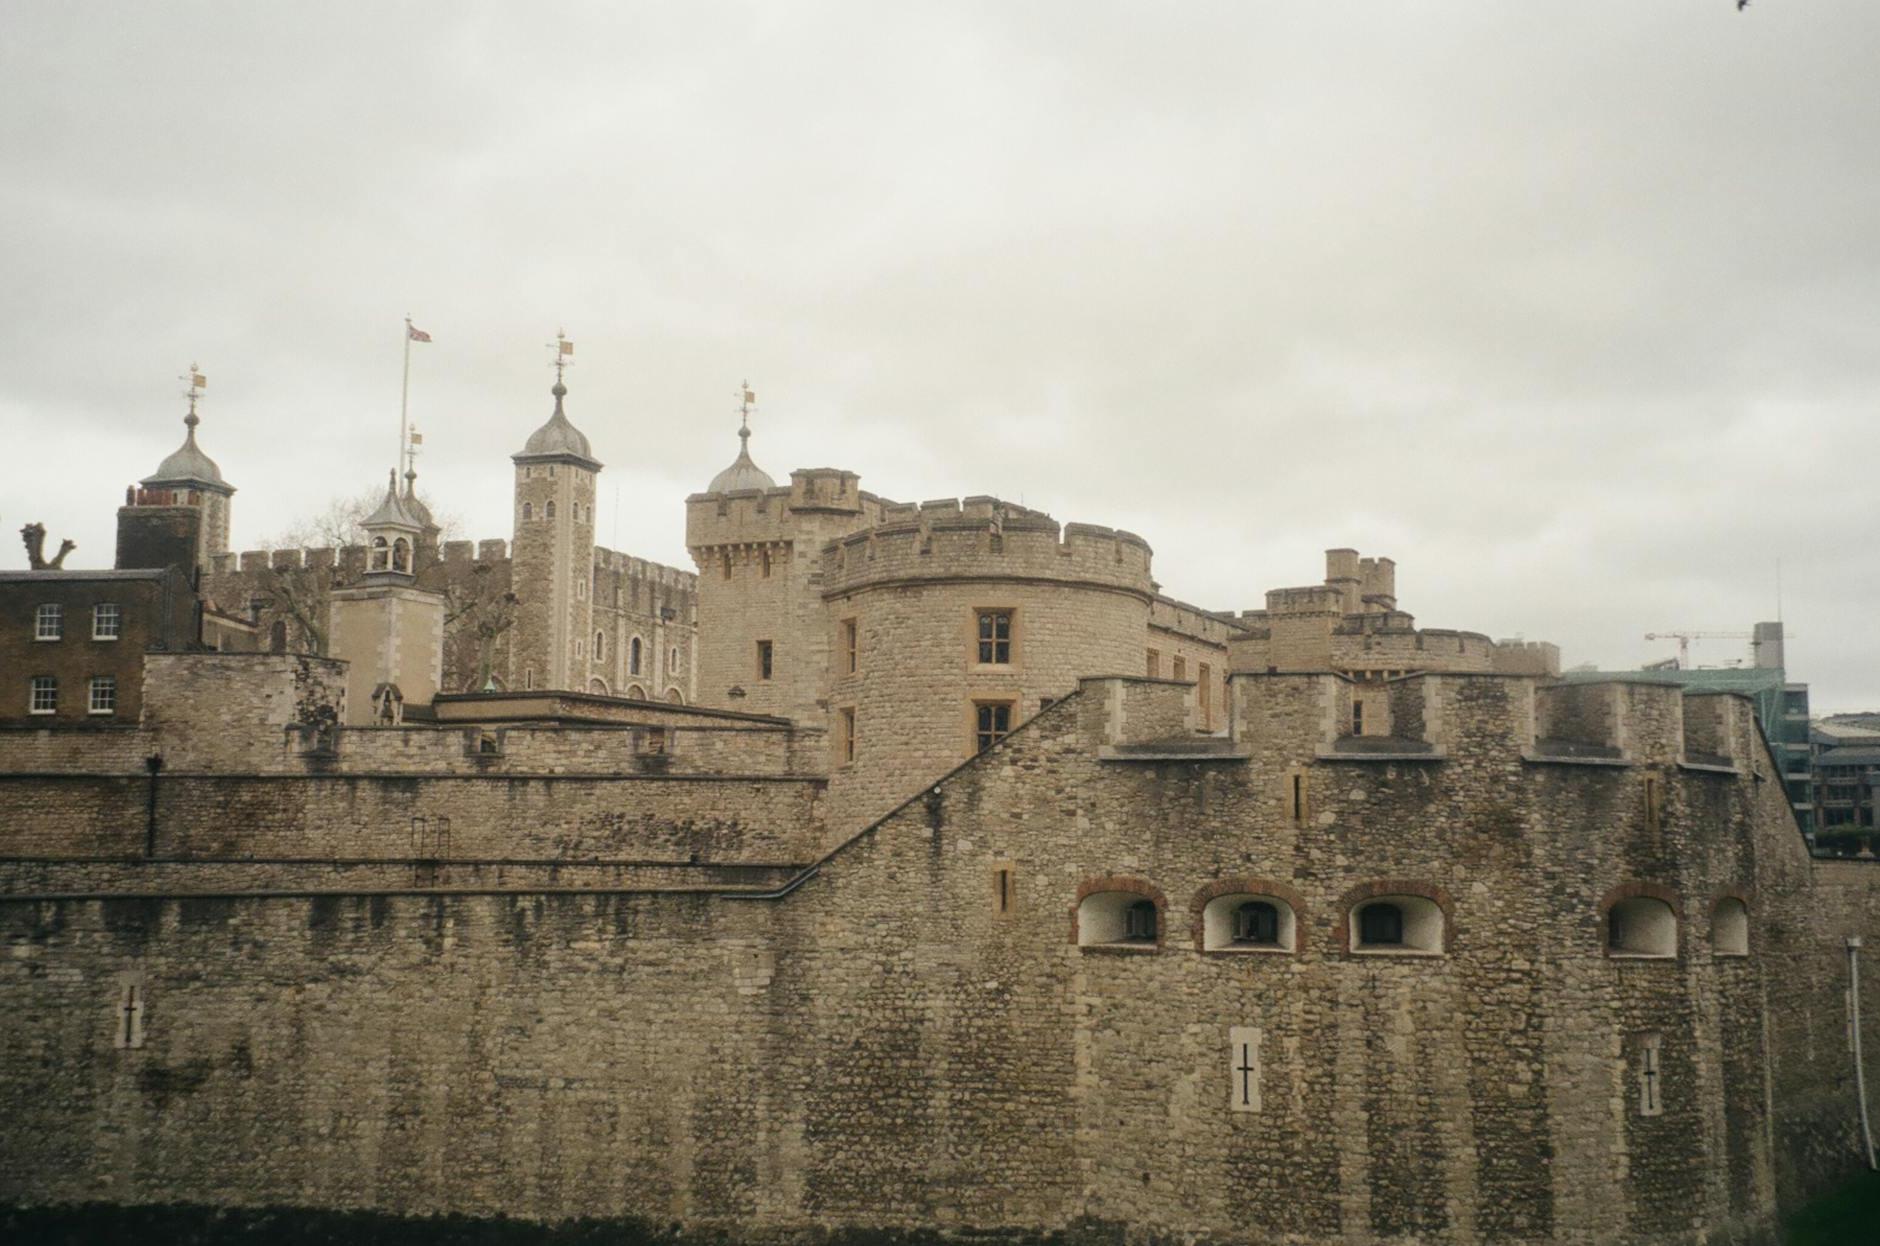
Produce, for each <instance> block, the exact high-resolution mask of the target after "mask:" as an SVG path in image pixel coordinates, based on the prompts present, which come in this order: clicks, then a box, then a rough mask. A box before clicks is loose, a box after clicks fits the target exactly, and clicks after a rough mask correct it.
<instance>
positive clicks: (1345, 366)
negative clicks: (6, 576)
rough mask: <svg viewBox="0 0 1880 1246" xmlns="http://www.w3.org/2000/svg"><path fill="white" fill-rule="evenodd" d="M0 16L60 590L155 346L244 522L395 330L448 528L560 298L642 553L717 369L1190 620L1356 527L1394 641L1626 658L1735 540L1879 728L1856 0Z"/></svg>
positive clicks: (650, 549) (1686, 612)
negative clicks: (1533, 647) (1780, 585)
mask: <svg viewBox="0 0 1880 1246" xmlns="http://www.w3.org/2000/svg"><path fill="white" fill-rule="evenodd" d="M9 34H10V38H9V40H8V41H7V42H6V44H5V45H4V46H0V103H4V107H0V234H3V235H4V237H5V238H6V239H7V240H8V242H7V246H6V248H5V249H4V250H3V251H0V324H4V325H5V326H6V327H7V330H8V331H7V332H6V333H5V334H0V378H4V379H3V380H0V425H3V430H0V431H4V434H5V436H6V438H7V444H8V445H9V446H11V447H16V448H18V447H31V453H30V454H21V453H18V452H17V451H16V453H15V454H14V455H12V456H11V463H12V465H10V466H9V468H8V469H7V470H6V471H5V473H4V479H5V481H6V488H5V491H4V495H3V496H0V511H3V512H4V515H3V517H4V518H5V519H6V521H7V522H9V523H13V524H14V526H17V522H15V521H16V520H17V521H18V522H23V521H24V520H25V519H26V518H29V517H30V518H41V519H44V520H45V521H46V522H47V523H48V524H50V525H51V527H52V528H53V530H54V532H55V534H57V533H60V532H69V533H71V534H73V535H75V536H77V537H78V539H79V540H80V541H81V543H82V551H81V557H82V558H84V559H87V560H90V561H102V560H104V559H106V558H108V556H109V550H110V546H111V508H112V505H113V503H114V501H115V498H116V495H117V491H118V490H119V489H121V488H122V485H123V484H124V483H125V482H126V481H128V480H131V479H134V478H136V477H137V476H140V475H142V474H144V473H146V472H147V471H149V470H150V468H151V466H152V465H153V464H154V463H155V461H156V460H157V459H158V458H159V457H161V456H162V455H163V454H164V453H166V452H167V451H168V450H169V449H171V448H172V447H173V445H174V444H175V442H176V441H177V440H178V439H179V438H180V434H181V429H180V427H179V426H178V424H177V420H178V419H180V416H181V407H180V404H179V402H178V400H177V398H176V397H175V390H176V388H177V387H176V386H175V385H174V384H173V383H172V382H171V381H170V379H169V378H171V377H173V376H174V375H175V374H176V373H177V372H179V371H181V370H182V368H183V366H184V365H185V364H186V363H188V362H189V361H190V359H192V358H195V359H198V360H199V361H200V362H201V363H202V364H203V366H204V367H205V368H206V369H207V370H208V371H209V372H210V373H211V391H210V399H209V401H208V403H207V404H206V405H205V418H206V422H205V424H204V427H203V437H204V442H205V444H206V445H207V446H208V447H209V448H210V450H211V452H212V453H214V454H215V455H216V456H217V457H218V458H219V459H220V460H221V462H222V464H223V467H224V469H225V471H226V472H227V473H228V474H229V476H230V478H231V479H232V480H233V481H234V482H235V483H236V484H237V485H238V486H239V487H240V488H241V490H242V491H241V492H240V493H239V494H238V495H237V499H236V526H237V532H238V540H239V541H240V542H241V543H242V544H247V545H253V544H257V543H259V542H260V541H261V540H262V539H263V538H265V537H266V536H268V535H270V534H272V533H275V532H278V531H281V530H283V529H285V528H287V527H288V526H289V525H290V523H291V522H292V521H293V520H294V519H295V518H296V517H297V516H299V515H302V514H306V513H310V512H313V511H316V510H318V509H320V508H321V506H323V505H324V503H325V502H326V500H327V499H328V498H330V497H332V496H334V495H336V494H347V493H351V492H355V491H356V490H357V489H358V488H359V487H360V484H361V482H363V481H369V480H371V479H373V478H375V477H376V476H377V474H378V473H379V472H381V471H382V470H383V466H382V465H383V464H384V462H385V461H386V460H387V459H388V458H389V455H387V454H386V453H385V451H386V450H387V449H389V448H390V447H391V445H392V436H393V432H392V430H393V428H394V426H395V421H396V416H397V410H396V408H397V372H398V350H399V341H398V337H397V334H398V331H399V327H398V326H399V320H400V318H401V317H402V316H403V314H404V313H406V312H407V311H409V312H412V313H413V314H414V315H415V316H416V317H417V319H418V321H419V323H420V324H422V325H424V327H426V328H428V329H430V330H431V331H432V332H433V333H434V335H435V336H436V338H437V341H436V344H435V345H434V346H432V347H424V348H420V350H419V354H418V357H417V359H416V360H415V364H414V367H415V372H416V379H415V382H414V389H413V405H414V410H415V412H416V414H417V416H418V418H419V420H420V422H421V424H423V426H424V427H425V429H426V433H427V447H426V448H427V455H426V457H425V459H424V461H423V464H422V469H421V470H422V471H423V472H424V478H425V481H426V483H427V486H428V487H429V488H430V489H431V491H432V492H433V493H435V494H437V495H438V496H439V497H440V498H441V500H442V501H443V502H444V504H445V505H446V507H447V508H448V509H450V510H452V511H455V512H457V513H460V514H461V515H462V516H463V517H464V519H465V522H466V525H467V527H468V528H469V530H470V531H471V532H473V533H475V534H477V535H486V536H498V535H506V533H507V529H508V507H507V482H508V476H507V470H506V460H505V459H504V457H503V456H504V455H505V454H506V453H507V452H508V451H510V450H512V449H514V448H515V444H518V443H519V442H520V439H521V437H522V436H524V435H526V433H527V431H528V429H529V428H531V427H532V426H533V425H534V424H535V423H536V422H539V420H540V419H541V418H542V417H543V416H544V415H545V414H546V410H547V395H546V393H545V390H546V388H547V384H548V379H547V375H546V373H545V371H544V368H543V363H544V360H545V356H544V354H543V353H542V351H541V350H540V346H541V344H542V343H543V342H545V341H547V340H548V338H549V337H550V336H551V335H552V333H553V331H554V329H555V328H556V326H557V325H559V324H565V325H566V326H567V327H568V329H569V331H570V332H571V334H573V335H574V336H575V337H576V339H577V342H578V352H579V353H578V355H577V361H578V362H577V366H576V369H575V372H574V373H573V375H572V376H571V385H572V386H573V388H574V393H573V395H572V397H571V409H572V410H573V411H574V413H575V415H576V418H577V420H579V421H580V422H581V423H582V425H583V427H584V428H586V429H587V430H588V431H589V433H590V435H591V436H592V437H593V439H594V442H595V446H596V451H597V453H599V454H600V456H601V457H602V458H603V459H605V460H606V461H607V463H608V470H607V474H606V476H604V477H603V489H602V499H603V514H602V520H601V525H602V530H603V532H606V531H608V530H609V529H610V527H614V528H617V530H618V532H619V534H620V535H619V541H620V543H621V544H623V545H625V546H627V547H629V548H631V549H633V550H635V551H636V552H640V553H644V554H646V555H648V556H651V557H655V558H661V559H663V560H666V561H670V562H675V563H678V564H680V565H684V564H685V562H686V557H685V554H684V550H683V546H682V531H681V514H680V508H679V498H680V497H681V496H683V494H684V493H685V492H688V491H690V490H691V489H694V488H697V487H698V486H699V485H700V484H701V483H702V482H703V481H704V480H705V479H707V478H709V476H710V474H711V473H712V472H714V471H716V470H717V468H719V467H721V466H723V465H724V463H725V462H727V461H729V459H730V457H731V455H732V453H733V452H734V450H735V443H734V442H733V441H732V439H731V435H730V432H731V428H732V424H731V422H730V417H729V415H728V410H729V407H730V405H731V402H730V391H731V389H732V388H733V387H734V386H735V385H736V383H737V382H738V381H739V380H740V379H741V378H743V377H745V376H749V377H750V378H751V380H752V381H753V383H754V384H755V385H756V387H757V388H758V390H759V391H760V395H761V396H762V398H763V406H762V408H761V410H760V412H759V416H758V421H757V426H758V435H757V438H756V440H755V442H754V449H755V452H756V454H757V457H758V458H759V460H760V461H761V462H762V463H763V464H764V465H765V466H766V467H767V468H768V469H770V470H771V471H772V472H773V473H774V474H779V475H781V474H782V473H783V472H785V471H787V470H788V469H789V468H790V467H792V466H797V465H808V464H823V463H838V464H841V465H844V466H849V467H852V468H854V469H856V470H859V471H861V472H862V473H863V475H864V483H865V485H866V486H868V487H871V488H875V489H878V490H880V491H882V492H885V493H888V494H890V495H892V496H897V497H906V498H920V497H933V496H943V495H948V494H959V493H971V492H981V491H990V492H998V493H1001V494H1006V495H1012V496H1018V495H1021V494H1022V495H1023V497H1024V499H1025V500H1026V501H1027V502H1028V504H1031V505H1038V506H1046V507H1048V508H1050V509H1052V510H1053V511H1054V513H1056V514H1058V515H1059V517H1060V518H1065V519H1082V520H1090V521H1096V522H1105V523H1113V524H1117V525H1119V526H1125V527H1129V528H1132V529H1134V530H1137V531H1139V532H1141V533H1142V534H1143V535H1144V536H1146V537H1147V538H1148V539H1149V540H1150V541H1151V542H1152V544H1154V545H1155V547H1156V549H1157V571H1158V576H1159V578H1160V579H1161V581H1162V582H1163V584H1164V585H1165V586H1166V588H1167V589H1168V591H1170V592H1172V593H1174V594H1176V595H1178V596H1181V597H1183V598H1186V599H1188V600H1191V601H1197V602H1201V603H1204V604H1207V605H1211V606H1216V607H1224V608H1240V607H1245V606H1251V605H1257V604H1258V603H1259V601H1260V597H1261V593H1262V592H1263V590H1264V589H1265V588H1267V587H1270V586H1274V585H1278V584H1290V583H1297V582H1300V581H1305V580H1310V579H1312V578H1314V576H1315V575H1316V573H1317V571H1318V558H1319V554H1318V551H1319V550H1321V549H1322V548H1324V547H1325V546H1328V545H1337V544H1346V543H1351V544H1357V545H1360V546H1362V547H1363V548H1365V549H1366V550H1367V551H1375V552H1381V553H1387V554H1391V555H1393V556H1395V557H1396V558H1397V559H1398V560H1399V561H1400V564H1401V568H1402V570H1401V574H1400V581H1401V584H1402V587H1403V591H1404V598H1405V601H1406V604H1407V605H1408V606H1409V607H1410V608H1411V609H1413V610H1414V611H1416V612H1417V613H1418V614H1419V616H1420V617H1421V618H1422V619H1423V620H1424V621H1426V622H1428V623H1431V624H1437V625H1445V626H1461V627H1478V628H1481V629H1483V630H1488V631H1491V632H1496V633H1497V634H1509V633H1514V632H1517V631H1518V632H1523V633H1525V634H1526V635H1528V636H1530V637H1549V638H1553V639H1556V640H1558V641H1560V642H1561V643H1562V644H1563V645H1564V646H1565V647H1566V648H1567V650H1568V654H1569V658H1570V659H1571V660H1579V659H1595V660H1599V661H1602V662H1607V663H1620V662H1626V663H1630V662H1636V661H1638V660H1641V659H1643V658H1645V657H1650V656H1656V655H1657V653H1659V652H1662V649H1654V647H1653V646H1651V645H1648V644H1646V643H1645V642H1644V641H1643V640H1642V639H1641V637H1642V634H1643V632H1645V631H1646V630H1651V629H1656V628H1660V627H1665V626H1704V627H1728V628H1736V627H1743V626H1747V624H1748V623H1749V622H1751V621H1753V620H1754V619H1755V618H1758V617H1765V616H1767V615H1769V614H1770V613H1771V612H1772V610H1773V608H1774V587H1773V581H1774V567H1775V563H1776V559H1777V558H1778V557H1780V558H1781V559H1782V565H1783V575H1784V580H1785V589H1786V593H1785V596H1786V601H1785V607H1786V610H1787V614H1788V617H1789V620H1790V622H1791V625H1792V626H1793V627H1794V629H1795V630H1796V631H1797V632H1798V633H1799V636H1798V639H1797V641H1796V643H1795V644H1794V645H1793V646H1792V647H1791V657H1792V661H1793V662H1794V664H1795V665H1796V667H1797V668H1798V674H1799V675H1800V676H1802V677H1804V678H1809V679H1812V680H1814V681H1815V682H1816V685H1817V688H1818V692H1817V699H1818V700H1819V701H1821V702H1822V703H1824V704H1828V705H1830V706H1836V705H1843V706H1847V707H1857V706H1880V659H1877V658H1876V656H1875V654H1874V650H1873V646H1872V643H1871V640H1870V638H1869V637H1870V631H1871V629H1870V628H1868V627H1866V626H1865V624H1864V622H1863V620H1865V619H1867V618H1870V617H1872V616H1873V615H1874V613H1875V612H1876V610H1880V574H1876V573H1875V572H1876V568H1875V565H1874V559H1873V557H1872V555H1871V553H1870V552H1868V551H1869V550H1870V549H1871V542H1870V541H1869V540H1867V538H1866V537H1865V535H1864V534H1867V533H1871V532H1872V531H1874V529H1875V523H1876V520H1880V502H1876V500H1875V489H1874V485H1873V479H1874V478H1873V472H1872V469H1871V466H1870V462H1871V458H1872V455H1871V453H1870V452H1869V451H1868V449H1867V447H1868V445H1869V444H1870V443H1871V439H1872V434H1871V427H1872V413H1873V409H1874V395H1875V392H1876V385H1877V383H1880V375H1876V373H1877V371H1880V350H1876V349H1875V346H1876V336H1877V331H1876V327H1875V326H1876V325H1877V324H1880V317H1877V316H1876V314H1875V312H1876V307H1875V302H1876V290H1880V280H1877V278H1880V240H1877V239H1876V236H1875V234H1874V232H1873V230H1872V228H1871V222H1872V220H1873V219H1874V218H1875V216H1876V208H1877V207H1880V168H1877V167H1876V166H1875V163H1874V162H1873V161H1872V159H1871V157H1870V155H1869V147H1870V144H1871V136H1872V135H1873V134H1874V133H1880V84H1876V82H1875V80H1874V77H1873V75H1872V73H1871V64H1870V56H1869V54H1868V49H1870V48H1871V47H1872V46H1874V44H1875V41H1876V35H1880V13H1876V12H1875V11H1874V10H1873V7H1872V6H1871V5H1870V4H1864V3H1855V2H1852V0H1828V2H1823V3H1810V4H1807V5H1799V4H1782V3H1777V2H1776V0H1770V2H1769V3H1759V4H1757V5H1755V6H1754V7H1753V8H1752V10H1751V11H1750V12H1749V13H1746V14H1738V13H1736V12H1735V11H1734V9H1733V7H1732V6H1730V5H1729V4H1728V3H1725V2H1723V0H1718V2H1717V3H1714V4H1698V3H1691V4H1681V5H1653V6H1639V5H1636V4H1627V3H1619V2H1618V0H1610V2H1603V3H1585V4H1576V5H1571V6H1552V7H1550V8H1544V9H1537V8H1534V7H1533V6H1514V5H1497V6H1488V5H1479V4H1467V5H1465V4H1433V5H1418V6H1377V5H1359V4H1355V3H1337V2H1332V3H1325V4H1314V5H1309V6H1250V5H1244V4H1196V5H1184V6H1181V7H1180V8H1179V9H1175V10H1171V9H1168V8H1166V7H1164V6H1143V5H1131V4H1090V3H1077V4H1069V3H1060V4H1027V5H1010V4H980V5H949V6H935V7H933V8H928V9H919V10H916V9H905V8H890V9H884V8H883V7H882V6H864V5H850V4H813V5H812V4H792V5H789V6H711V5H701V6H694V5H687V6H640V5H629V6H598V5H596V6H583V5H573V6H561V7H558V8H557V10H555V13H554V15H552V16H545V15H543V14H540V13H538V12H536V11H527V10H523V9H518V8H515V7H513V6H507V5H497V4H477V5H442V4H440V5H430V6H419V5H398V6H366V5H325V6H318V7H316V8H313V9H305V8H302V9H290V8H283V7H279V6H255V5H234V4H219V5H193V6H177V7H174V8H170V7H163V8H159V7H157V6H134V7H127V6H122V5H102V4H98V5H86V4H75V5H59V6H51V5H44V6H18V7H17V8H16V9H15V10H14V11H13V12H11V13H10V14H9ZM28 463H30V464H32V465H33V466H32V467H30V468H29V467H27V466H26V465H27V464H28ZM45 463H52V464H60V465H65V464H69V465H71V470H69V471H67V470H64V469H63V468H62V467H60V468H53V469H51V470H42V469H41V468H40V467H39V466H38V465H39V464H45ZM616 486H617V487H618V494H619V498H620V502H619V507H618V514H617V515H611V514H609V513H608V508H609V505H610V504H611V497H612V494H613V492H614V488H615V487H616ZM13 557H14V558H16V559H17V558H18V555H17V554H15V555H13ZM1706 656H1712V657H1719V658H1720V657H1724V656H1733V655H1732V654H1730V653H1728V652H1727V651H1726V650H1723V649H1720V650H1719V651H1717V652H1716V653H1714V654H1713V653H1707V654H1706Z"/></svg>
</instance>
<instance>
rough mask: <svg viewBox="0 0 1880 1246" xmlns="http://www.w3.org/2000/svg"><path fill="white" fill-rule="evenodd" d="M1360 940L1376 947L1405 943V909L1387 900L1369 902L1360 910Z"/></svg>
mask: <svg viewBox="0 0 1880 1246" xmlns="http://www.w3.org/2000/svg"><path fill="white" fill-rule="evenodd" d="M1358 942H1360V943H1369V944H1372V945H1374V946H1376V947H1385V946H1389V947H1398V946H1401V945H1402V943H1403V909H1402V908H1401V907H1400V906H1398V905H1395V904H1392V903H1390V902H1389V901H1386V900H1379V901H1378V902H1377V903H1376V904H1367V905H1365V906H1364V907H1363V908H1362V909H1359V910H1358Z"/></svg>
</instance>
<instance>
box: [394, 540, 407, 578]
mask: <svg viewBox="0 0 1880 1246" xmlns="http://www.w3.org/2000/svg"><path fill="white" fill-rule="evenodd" d="M392 570H394V571H409V570H411V542H410V541H407V540H406V539H405V538H404V537H402V536H401V537H399V538H398V539H397V540H396V541H394V542H392Z"/></svg>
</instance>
